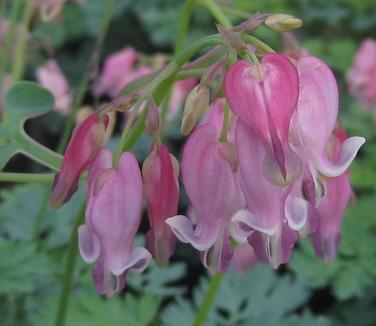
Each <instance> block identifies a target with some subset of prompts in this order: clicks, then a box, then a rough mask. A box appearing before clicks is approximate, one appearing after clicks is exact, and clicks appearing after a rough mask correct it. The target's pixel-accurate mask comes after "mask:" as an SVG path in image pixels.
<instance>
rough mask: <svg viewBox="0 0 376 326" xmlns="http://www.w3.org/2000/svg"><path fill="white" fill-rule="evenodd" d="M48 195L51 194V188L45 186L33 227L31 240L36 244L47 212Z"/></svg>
mask: <svg viewBox="0 0 376 326" xmlns="http://www.w3.org/2000/svg"><path fill="white" fill-rule="evenodd" d="M50 194H51V187H50V186H46V187H45V189H44V193H43V197H42V203H41V205H40V207H39V211H38V215H37V218H36V221H35V225H34V232H33V240H34V241H35V242H37V241H38V240H39V238H40V232H41V230H42V225H43V221H44V217H45V216H46V213H47V210H48V202H49V199H50Z"/></svg>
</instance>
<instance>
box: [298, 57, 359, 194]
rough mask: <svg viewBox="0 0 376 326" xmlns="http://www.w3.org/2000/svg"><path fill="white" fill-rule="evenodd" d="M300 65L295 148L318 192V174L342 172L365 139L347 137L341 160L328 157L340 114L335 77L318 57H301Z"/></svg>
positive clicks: (308, 177)
mask: <svg viewBox="0 0 376 326" xmlns="http://www.w3.org/2000/svg"><path fill="white" fill-rule="evenodd" d="M297 68H298V73H299V83H300V92H299V99H298V105H297V109H296V110H295V112H294V115H293V120H292V134H293V136H294V142H295V144H294V147H295V150H296V151H297V152H298V153H299V156H300V158H301V160H302V161H303V165H304V170H305V176H306V177H307V180H308V182H311V183H312V181H313V183H314V187H313V188H312V187H311V189H316V193H317V192H320V189H319V185H318V182H317V175H318V173H321V174H322V175H325V176H327V177H337V176H339V175H341V174H343V173H344V172H345V171H346V170H347V168H348V167H349V165H350V164H351V162H352V160H353V159H354V158H355V156H356V154H357V152H358V150H359V149H360V147H361V146H362V145H363V144H364V142H365V139H364V138H363V137H351V138H348V139H346V140H345V141H344V142H343V144H342V146H341V148H340V149H339V154H338V160H336V162H333V161H331V160H330V159H329V158H328V156H327V154H326V150H327V146H328V143H329V139H330V137H331V135H332V133H333V130H334V127H335V124H336V121H337V117H338V88H337V83H336V80H335V78H334V76H333V73H332V72H331V70H330V69H329V67H328V66H327V65H326V64H325V63H324V62H322V61H321V60H320V59H318V58H315V57H309V56H307V57H304V58H302V59H300V60H299V61H298V63H297ZM313 196H314V195H313V194H312V195H310V196H309V197H313Z"/></svg>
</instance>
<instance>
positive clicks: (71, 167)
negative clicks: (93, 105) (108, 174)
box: [50, 113, 108, 208]
mask: <svg viewBox="0 0 376 326" xmlns="http://www.w3.org/2000/svg"><path fill="white" fill-rule="evenodd" d="M107 125H108V116H107V115H104V116H100V115H99V114H98V113H93V114H92V115H90V116H89V117H88V118H87V119H86V120H85V121H84V122H82V123H81V124H79V125H77V126H76V128H75V129H74V131H73V134H72V138H71V140H70V142H69V144H68V147H67V149H66V151H65V154H64V159H63V163H62V165H61V168H60V171H59V172H58V173H57V174H56V175H55V178H54V182H53V186H52V194H51V198H50V204H51V207H53V208H59V207H60V206H61V205H63V204H64V203H66V202H67V201H68V200H69V199H70V198H71V197H72V195H73V194H74V193H75V192H76V190H77V188H78V181H79V178H80V176H81V175H82V173H83V172H84V171H85V170H86V169H87V167H88V165H89V163H90V161H91V160H92V159H93V158H94V156H95V154H96V153H97V151H98V150H99V149H100V148H101V147H102V146H103V144H104V142H105V131H106V128H107Z"/></svg>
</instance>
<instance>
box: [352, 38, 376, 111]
mask: <svg viewBox="0 0 376 326" xmlns="http://www.w3.org/2000/svg"><path fill="white" fill-rule="evenodd" d="M347 82H348V88H349V91H350V92H351V93H353V94H354V95H356V96H358V97H359V99H360V103H361V105H362V106H364V107H370V106H371V105H373V104H375V103H376V41H375V40H373V39H366V40H364V41H363V42H362V44H361V46H360V48H359V50H358V52H357V53H356V55H355V57H354V60H353V67H352V69H351V70H350V71H349V73H348V75H347Z"/></svg>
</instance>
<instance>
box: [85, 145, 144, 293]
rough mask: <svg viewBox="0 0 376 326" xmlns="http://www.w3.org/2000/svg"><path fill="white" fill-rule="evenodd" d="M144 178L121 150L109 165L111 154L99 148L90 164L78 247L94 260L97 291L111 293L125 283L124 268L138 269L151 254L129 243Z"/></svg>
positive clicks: (89, 260)
mask: <svg viewBox="0 0 376 326" xmlns="http://www.w3.org/2000/svg"><path fill="white" fill-rule="evenodd" d="M142 197H143V194H142V177H141V172H140V169H139V166H138V163H137V160H136V158H135V157H134V155H133V154H132V153H130V152H125V153H123V154H122V156H121V157H120V160H119V168H118V169H114V168H112V154H111V152H110V151H109V150H107V149H104V148H102V149H100V151H99V152H98V153H97V155H96V157H95V159H94V160H93V161H92V163H91V164H90V167H89V178H88V195H87V207H86V213H85V215H86V219H85V224H83V225H81V226H80V227H79V229H78V236H79V248H80V253H81V256H82V258H83V259H84V260H85V261H86V262H87V263H93V262H95V261H98V262H97V266H96V267H95V268H94V270H93V278H94V280H95V282H96V286H97V291H98V292H99V293H101V294H106V295H107V296H111V295H112V294H113V293H114V292H119V291H121V290H122V289H123V288H124V286H125V278H126V275H127V272H128V270H134V271H136V272H142V271H143V270H144V269H145V268H146V267H147V265H148V263H149V261H150V259H151V254H150V253H149V252H148V251H147V250H146V249H145V248H143V247H137V248H133V240H134V237H135V235H136V233H137V230H138V227H139V224H140V221H141V211H142Z"/></svg>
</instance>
